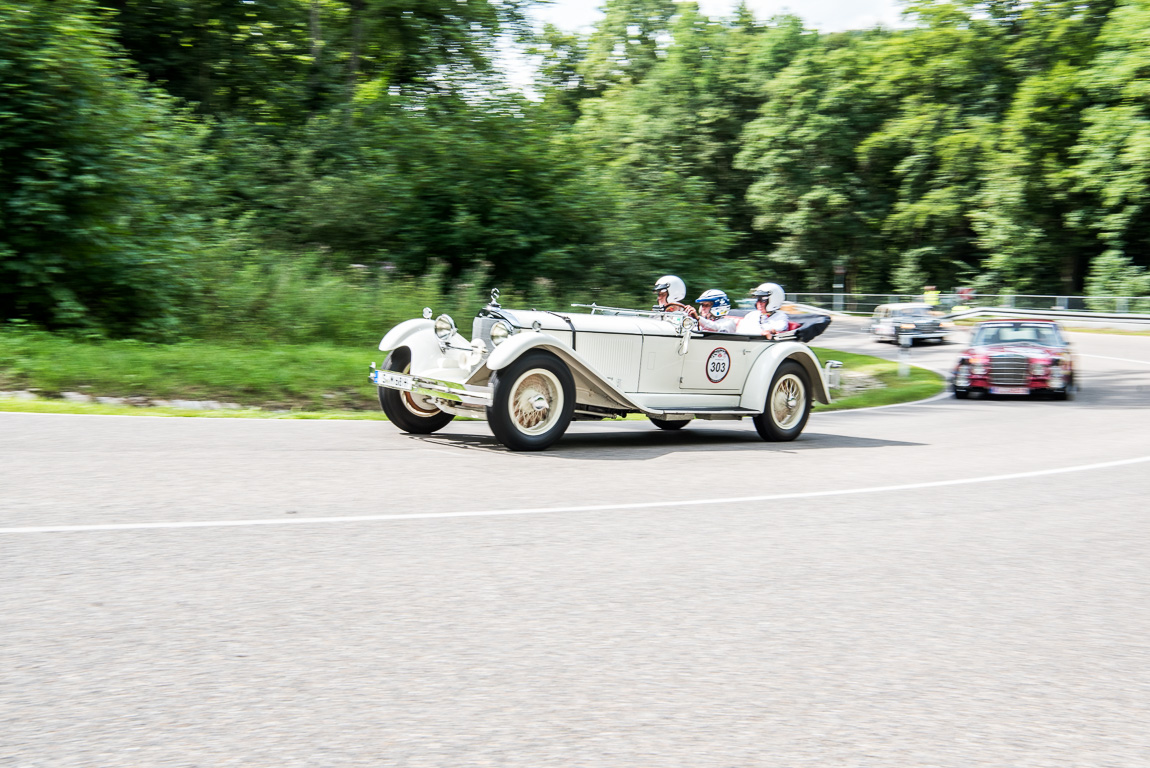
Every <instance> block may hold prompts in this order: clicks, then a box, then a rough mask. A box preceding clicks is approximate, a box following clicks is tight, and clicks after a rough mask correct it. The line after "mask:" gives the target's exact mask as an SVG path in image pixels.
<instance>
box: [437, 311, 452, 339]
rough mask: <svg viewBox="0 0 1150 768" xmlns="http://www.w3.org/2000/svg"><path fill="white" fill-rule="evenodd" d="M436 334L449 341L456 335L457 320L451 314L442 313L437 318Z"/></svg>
mask: <svg viewBox="0 0 1150 768" xmlns="http://www.w3.org/2000/svg"><path fill="white" fill-rule="evenodd" d="M435 335H436V336H438V337H439V338H440V339H442V340H443V341H447V340H448V339H450V338H451V337H452V336H454V335H455V321H454V320H452V319H451V317H450V316H449V315H440V316H439V317H437V318H435Z"/></svg>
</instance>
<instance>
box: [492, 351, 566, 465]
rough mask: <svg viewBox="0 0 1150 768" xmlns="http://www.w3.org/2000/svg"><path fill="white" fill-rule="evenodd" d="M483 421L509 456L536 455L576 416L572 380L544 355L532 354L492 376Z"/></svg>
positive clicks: (561, 366) (560, 364) (558, 362)
mask: <svg viewBox="0 0 1150 768" xmlns="http://www.w3.org/2000/svg"><path fill="white" fill-rule="evenodd" d="M491 388H492V390H493V398H492V399H493V403H492V405H490V406H489V407H488V408H487V421H488V423H489V424H490V426H491V431H492V433H494V435H495V437H496V438H497V439H498V440H499V442H501V443H503V444H504V445H506V446H507V447H508V448H510V449H511V450H513V451H541V450H543V449H544V448H547V447H549V446H550V445H552V444H553V443H554V442H555V441H556V440H558V439H559V438H560V437H562V436H563V433H564V432H566V431H567V426H568V425H569V424H570V423H571V418H572V416H573V415H574V413H575V379H574V377H573V376H572V375H571V371H570V370H568V368H567V365H566V364H565V363H564V362H563V361H562V360H560V359H559V358H558V357H556V356H555V355H553V354H551V353H550V352H547V351H545V350H539V349H536V350H531V351H529V352H527V353H525V354H524V355H523V356H522V357H520V358H519V359H518V360H516V361H515V362H513V363H511V365H509V366H507V367H506V368H503V369H502V370H499V371H496V372H495V374H494V375H493V376H492V385H491Z"/></svg>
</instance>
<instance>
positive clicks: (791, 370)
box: [753, 360, 811, 442]
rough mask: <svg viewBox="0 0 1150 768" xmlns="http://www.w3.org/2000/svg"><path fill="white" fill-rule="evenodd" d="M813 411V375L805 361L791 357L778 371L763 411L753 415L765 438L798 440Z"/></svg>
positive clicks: (756, 425)
mask: <svg viewBox="0 0 1150 768" xmlns="http://www.w3.org/2000/svg"><path fill="white" fill-rule="evenodd" d="M810 415H811V385H810V377H809V376H808V374H807V371H806V369H805V368H803V366H802V365H800V364H799V363H796V362H794V361H793V360H787V361H786V362H784V363H783V364H782V365H780V366H779V367H778V370H776V371H775V376H774V378H773V379H772V380H771V386H770V388H769V389H768V390H767V402H766V403H765V407H764V409H763V412H762V413H760V414H759V415H758V416H756V417H755V418H754V419H753V421H754V424H755V429H756V430H757V431H758V433H759V436H760V437H762V438H763V439H764V440H769V441H772V442H785V441H788V440H794V439H795V438H796V437H798V436H799V435H800V434H802V431H803V427H805V426H806V424H807V419H808V418H809V417H810Z"/></svg>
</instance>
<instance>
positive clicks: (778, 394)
mask: <svg viewBox="0 0 1150 768" xmlns="http://www.w3.org/2000/svg"><path fill="white" fill-rule="evenodd" d="M575 306H577V307H581V308H583V309H585V310H590V311H583V312H541V311H536V310H530V311H525V310H518V309H516V310H512V309H506V308H504V307H501V306H500V305H499V303H498V291H492V297H491V303H490V304H488V305H487V306H486V307H485V308H484V309H482V310H481V311H480V312H479V314H478V316H477V317H476V318H475V319H474V321H473V323H472V337H471V340H470V341H469V340H468V339H466V338H464V337H463V336H462V335H461V334H460V333H459V331H458V329H457V328H456V325H455V322H454V321H453V320H452V319H451V318H450V317H448V316H447V315H440V316H439V317H437V318H436V319H434V320H432V319H431V315H432V312H431V310H430V309H425V310H424V312H423V319H415V320H407V321H405V322H402V323H400V324H399V325H397V326H396V327H394V328H392V329H391V330H390V331H388V333H387V335H386V336H384V337H383V340H382V341H381V342H380V344H379V348H380V350H381V351H384V352H387V353H388V355H387V360H386V361H385V362H384V364H383V366H382V368H380V369H376V366H375V363H372V365H371V367H372V371H371V380H372V382H374V383H375V384H376V385H377V386H378V388H379V402H380V405H381V406H382V407H383V411H384V413H386V414H387V417H388V418H389V419H391V421H392V423H394V424H395V425H396V426H397V427H399V428H400V429H402V430H404V431H405V432H411V433H416V434H430V433H432V432H435V431H436V430H438V429H441V428H443V427H444V426H445V425H446V424H447V423H448V422H449V421H451V420H452V419H453V418H454V417H455V416H457V415H458V416H474V417H479V418H485V419H487V421H488V423H489V424H490V426H491V431H492V432H493V433H494V434H495V437H496V438H497V439H498V440H499V441H500V442H501V443H503V444H504V445H505V446H507V447H508V448H510V449H511V450H513V451H538V450H543V449H544V448H547V447H548V446H550V445H551V444H553V443H554V442H555V441H556V440H558V439H559V438H560V437H562V436H563V433H564V432H565V431H566V430H567V426H568V425H569V424H570V423H571V421H573V420H598V419H609V418H619V417H622V416H626V415H627V414H632V413H641V414H644V415H646V416H647V417H648V418H649V419H650V420H651V423H652V424H654V425H655V426H656V427H659V428H660V429H668V430H672V429H680V428H681V427H684V426H686V424H687V423H688V422H689V421H691V420H692V419H724V420H725V419H741V418H743V417H744V416H749V417H751V419H752V421H753V422H754V425H755V429H756V430H758V433H759V434H760V435H761V436H762V437H763V439H764V440H794V439H795V438H796V437H798V436H799V434H800V433H801V432H802V431H803V427H804V426H805V425H806V422H807V417H808V416H809V415H810V411H811V401H812V398H813V399H815V400H818V401H819V402H821V403H829V402H830V396H829V393H828V386H827V379H826V378H825V376H827V375H834V373H837V372H836V371H833V369H834V368H837V367H838V366H839V363H837V362H835V361H829V362H828V363H827V366H826V371H824V369H823V368H822V367H821V366H820V365H819V360H818V358H817V357H816V356H815V354H814V352H812V351H811V349H810V347H808V346H807V345H806V344H805V343H804V341H805V340H809V337H811V336H812V335H817V334H818V333H819V332H821V331H822V329H823V328H825V327H826V325H827V324H828V323H829V318H826V317H825V316H819V317H817V318H815V319H814V320H813V322H808V323H807V324H799V327H797V328H795V327H794V326H795V325H796V324H795V323H792V329H790V330H789V331H788V333H786V334H781V335H780V336H778V337H776V338H775V339H766V338H763V337H755V336H745V335H738V334H731V333H710V332H705V331H699V330H698V329H697V328H696V324H695V323H694V321H693V320H691V319H690V318H688V317H686V316H685V315H684V314H682V313H660V312H652V311H643V310H627V309H618V308H611V307H598V306H595V305H575ZM799 339H803V341H800V340H799ZM832 372H833V373H832Z"/></svg>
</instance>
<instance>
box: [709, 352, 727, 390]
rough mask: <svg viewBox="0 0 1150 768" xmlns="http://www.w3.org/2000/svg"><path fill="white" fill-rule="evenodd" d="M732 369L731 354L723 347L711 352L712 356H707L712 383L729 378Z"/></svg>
mask: <svg viewBox="0 0 1150 768" xmlns="http://www.w3.org/2000/svg"><path fill="white" fill-rule="evenodd" d="M730 370H731V355H730V354H729V353H728V352H727V350H725V349H723V348H722V347H719V348H718V349H716V350H715V351H714V352H712V353H711V356H710V357H708V358H707V378H708V379H710V381H711V383H712V384H718V383H719V382H720V381H722V380H723V379H725V378H727V373H728V372H729V371H730Z"/></svg>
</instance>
